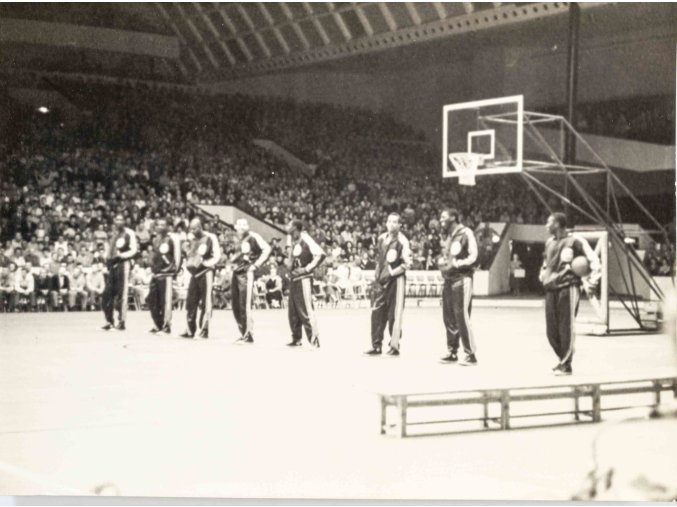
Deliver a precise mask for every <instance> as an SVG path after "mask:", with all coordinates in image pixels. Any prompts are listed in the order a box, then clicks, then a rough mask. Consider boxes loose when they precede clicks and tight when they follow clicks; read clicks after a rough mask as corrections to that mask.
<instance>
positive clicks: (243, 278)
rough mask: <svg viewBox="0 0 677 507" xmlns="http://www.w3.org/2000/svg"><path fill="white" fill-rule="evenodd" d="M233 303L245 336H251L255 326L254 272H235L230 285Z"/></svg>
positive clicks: (237, 319)
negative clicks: (253, 308) (253, 316)
mask: <svg viewBox="0 0 677 507" xmlns="http://www.w3.org/2000/svg"><path fill="white" fill-rule="evenodd" d="M230 291H231V303H232V305H233V315H234V316H235V322H237V327H238V329H239V330H240V335H241V336H243V337H251V336H252V332H253V330H254V329H253V328H254V319H253V318H252V300H253V298H254V273H250V272H248V271H242V272H239V273H235V272H234V273H233V279H232V283H231V285H230Z"/></svg>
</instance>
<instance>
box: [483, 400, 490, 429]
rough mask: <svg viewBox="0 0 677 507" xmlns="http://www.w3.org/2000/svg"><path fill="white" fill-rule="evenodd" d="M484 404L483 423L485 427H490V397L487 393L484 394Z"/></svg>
mask: <svg viewBox="0 0 677 507" xmlns="http://www.w3.org/2000/svg"><path fill="white" fill-rule="evenodd" d="M482 405H483V409H484V412H483V418H482V423H483V424H484V427H485V428H488V427H489V398H488V396H487V394H486V393H484V394H482Z"/></svg>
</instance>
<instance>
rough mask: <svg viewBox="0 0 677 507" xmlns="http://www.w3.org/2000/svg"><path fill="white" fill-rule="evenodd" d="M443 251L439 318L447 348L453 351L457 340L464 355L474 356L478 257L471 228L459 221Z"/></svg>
mask: <svg viewBox="0 0 677 507" xmlns="http://www.w3.org/2000/svg"><path fill="white" fill-rule="evenodd" d="M442 254H443V263H442V265H441V272H442V276H443V277H444V288H443V289H442V318H443V320H444V328H445V330H446V335H447V348H448V350H449V352H450V353H454V354H455V353H456V352H457V351H458V348H459V342H460V344H461V345H462V346H463V351H464V352H465V353H466V355H469V356H470V355H473V356H474V354H475V352H476V350H477V347H476V345H475V335H474V333H473V328H472V325H471V323H470V313H471V311H472V296H473V274H474V272H475V268H476V266H477V258H478V252H477V241H476V240H475V234H474V232H473V231H472V230H471V229H470V228H468V227H465V226H464V225H458V226H457V227H456V229H454V230H453V231H452V232H451V233H450V235H449V237H448V238H446V239H445V241H444V244H443V249H442Z"/></svg>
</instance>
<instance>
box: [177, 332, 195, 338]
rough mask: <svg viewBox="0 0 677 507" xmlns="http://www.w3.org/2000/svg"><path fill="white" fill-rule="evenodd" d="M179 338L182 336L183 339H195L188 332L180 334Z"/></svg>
mask: <svg viewBox="0 0 677 507" xmlns="http://www.w3.org/2000/svg"><path fill="white" fill-rule="evenodd" d="M179 336H180V337H181V338H193V335H192V334H190V333H189V332H188V331H186V332H185V333H182V334H180V335H179Z"/></svg>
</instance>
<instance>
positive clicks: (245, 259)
mask: <svg viewBox="0 0 677 507" xmlns="http://www.w3.org/2000/svg"><path fill="white" fill-rule="evenodd" d="M270 251H271V249H270V246H269V245H268V243H267V242H266V241H265V240H264V239H263V238H262V237H261V236H260V235H259V234H258V233H256V232H253V231H249V232H247V234H246V235H245V236H244V237H243V238H241V239H240V251H239V252H238V253H237V255H236V256H235V258H234V266H235V267H234V269H233V279H232V283H231V285H230V290H231V301H232V304H233V315H234V316H235V321H236V322H237V327H238V329H239V330H240V335H241V338H244V339H245V340H247V341H251V340H253V331H254V319H253V318H252V301H253V297H254V272H253V271H249V268H250V267H251V266H253V265H256V266H257V267H260V266H261V265H262V264H263V263H264V262H266V260H267V259H268V256H270ZM264 252H268V254H267V255H265V258H262V257H264Z"/></svg>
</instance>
